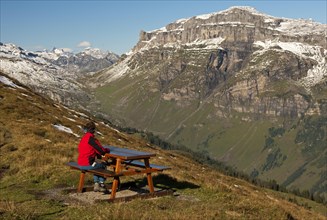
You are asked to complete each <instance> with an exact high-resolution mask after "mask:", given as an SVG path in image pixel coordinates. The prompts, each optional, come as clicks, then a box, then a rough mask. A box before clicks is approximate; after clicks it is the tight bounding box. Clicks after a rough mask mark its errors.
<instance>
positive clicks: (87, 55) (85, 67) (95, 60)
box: [35, 47, 119, 75]
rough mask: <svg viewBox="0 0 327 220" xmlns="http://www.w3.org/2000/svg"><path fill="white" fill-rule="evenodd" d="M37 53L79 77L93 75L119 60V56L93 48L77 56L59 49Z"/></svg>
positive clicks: (86, 49)
mask: <svg viewBox="0 0 327 220" xmlns="http://www.w3.org/2000/svg"><path fill="white" fill-rule="evenodd" d="M35 53H36V54H38V55H39V56H40V57H43V58H44V59H46V60H48V61H49V62H51V63H53V64H55V65H57V66H60V67H62V68H63V69H65V70H67V71H70V72H75V73H76V74H79V75H84V74H86V73H88V74H92V73H94V72H96V71H99V70H101V69H104V68H106V67H109V66H111V65H112V64H114V63H115V62H117V60H118V59H119V56H118V55H117V54H115V53H112V52H105V51H102V50H100V49H98V48H91V47H88V48H85V49H84V50H83V51H81V52H79V53H76V54H74V53H71V52H67V51H65V50H64V49H57V48H54V49H53V50H52V51H39V52H35Z"/></svg>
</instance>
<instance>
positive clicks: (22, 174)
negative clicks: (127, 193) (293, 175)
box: [0, 84, 326, 219]
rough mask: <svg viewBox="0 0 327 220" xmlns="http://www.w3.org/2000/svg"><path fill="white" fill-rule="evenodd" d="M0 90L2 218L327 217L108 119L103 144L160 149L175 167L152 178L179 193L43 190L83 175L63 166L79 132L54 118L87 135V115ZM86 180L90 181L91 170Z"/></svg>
mask: <svg viewBox="0 0 327 220" xmlns="http://www.w3.org/2000/svg"><path fill="white" fill-rule="evenodd" d="M22 93H24V95H22ZM0 97H1V99H0V114H1V118H0V157H1V160H0V168H1V173H0V178H1V179H0V218H4V219H37V218H41V219H47V218H49V219H81V218H83V219H104V218H110V219H326V218H325V217H324V216H323V215H321V214H318V213H315V212H314V211H312V210H308V209H305V208H304V207H301V206H298V205H296V204H294V203H291V202H288V201H286V200H285V199H283V197H282V196H281V195H279V194H278V193H276V192H273V193H272V192H270V191H269V190H265V189H262V188H258V187H255V186H253V185H251V184H249V183H247V182H245V181H242V180H239V179H235V178H231V177H228V176H224V175H222V174H221V173H219V172H217V171H215V170H213V169H211V168H209V167H207V166H205V165H200V164H197V163H196V162H194V161H193V160H192V159H190V158H188V157H186V156H182V155H181V154H179V153H178V152H174V151H163V150H161V149H159V148H156V147H155V146H149V144H148V143H146V142H145V141H144V140H143V139H140V138H139V137H136V136H130V135H127V134H124V133H120V132H118V131H116V130H114V129H112V128H110V127H108V126H106V125H104V124H102V123H98V130H99V131H100V132H101V134H102V135H98V138H99V139H100V141H101V142H102V143H103V144H108V145H115V146H121V147H128V148H134V149H139V150H143V151H150V152H155V153H156V154H157V157H156V158H155V159H154V161H153V162H154V163H158V164H162V165H167V166H170V167H172V168H173V169H172V170H169V171H167V172H164V175H156V176H154V180H155V183H157V184H158V185H160V186H163V187H169V188H172V189H174V190H175V191H176V194H178V195H179V196H176V195H175V196H167V197H161V198H157V199H149V200H134V201H131V202H128V203H119V204H102V203H100V204H98V205H91V206H82V205H78V204H75V205H74V204H73V205H72V204H70V205H67V204H65V202H64V201H62V200H60V199H56V198H54V197H52V198H49V197H44V196H42V192H44V190H49V189H55V188H57V187H59V186H60V187H68V186H69V187H71V186H76V184H77V180H78V175H79V174H78V173H77V172H74V171H71V170H69V169H68V168H67V167H66V166H65V165H64V164H65V163H66V162H68V161H71V160H76V157H77V145H78V142H79V138H78V137H75V136H74V135H72V134H68V133H65V132H63V131H59V130H57V129H55V128H54V127H53V124H61V125H64V126H66V127H69V128H71V129H72V131H73V132H74V133H75V134H78V135H82V131H81V129H80V128H79V127H78V125H83V124H84V123H85V122H86V121H87V120H88V119H87V118H86V117H85V116H83V115H80V114H78V113H76V112H74V111H71V110H69V109H66V108H65V107H63V106H60V105H58V104H54V103H53V102H52V101H49V100H47V99H44V98H42V97H41V96H38V95H35V94H34V93H32V92H31V91H29V90H21V89H15V90H13V89H12V88H9V87H7V86H3V85H2V84H0ZM140 178H141V179H142V177H140ZM128 180H130V178H129V179H128V178H126V179H123V181H128ZM87 181H88V182H89V183H91V177H88V178H87Z"/></svg>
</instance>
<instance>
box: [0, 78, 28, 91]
mask: <svg viewBox="0 0 327 220" xmlns="http://www.w3.org/2000/svg"><path fill="white" fill-rule="evenodd" d="M0 82H1V83H3V84H5V85H7V86H10V87H12V88H20V89H24V88H23V87H21V86H18V85H16V84H15V83H14V82H13V81H11V80H10V79H8V78H7V77H5V76H0Z"/></svg>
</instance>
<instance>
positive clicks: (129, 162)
mask: <svg viewBox="0 0 327 220" xmlns="http://www.w3.org/2000/svg"><path fill="white" fill-rule="evenodd" d="M123 164H125V165H126V166H128V165H132V166H135V167H141V168H145V164H144V162H142V161H139V160H126V161H124V163H123ZM150 168H152V169H155V170H158V171H163V170H169V169H171V168H170V167H166V166H160V165H156V164H150Z"/></svg>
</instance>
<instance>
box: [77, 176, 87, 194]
mask: <svg viewBox="0 0 327 220" xmlns="http://www.w3.org/2000/svg"><path fill="white" fill-rule="evenodd" d="M84 179H85V172H83V171H82V172H81V174H80V176H79V183H78V188H77V192H78V193H81V192H82V191H83V186H84Z"/></svg>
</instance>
